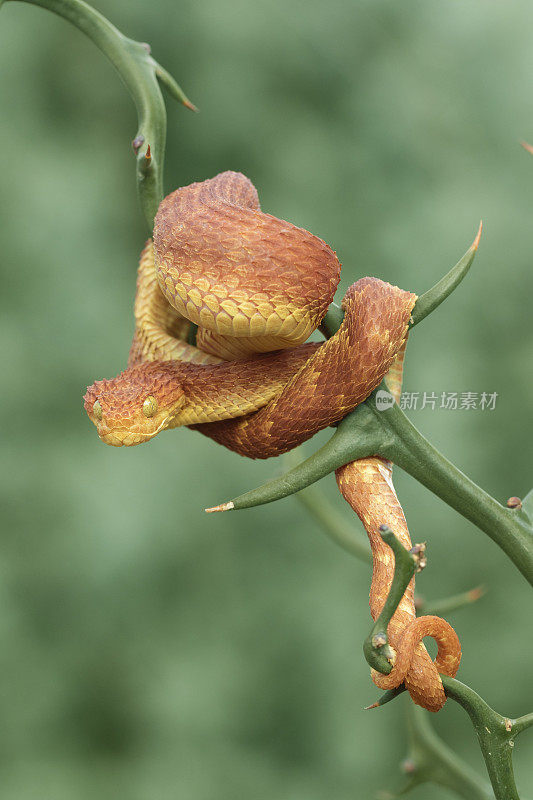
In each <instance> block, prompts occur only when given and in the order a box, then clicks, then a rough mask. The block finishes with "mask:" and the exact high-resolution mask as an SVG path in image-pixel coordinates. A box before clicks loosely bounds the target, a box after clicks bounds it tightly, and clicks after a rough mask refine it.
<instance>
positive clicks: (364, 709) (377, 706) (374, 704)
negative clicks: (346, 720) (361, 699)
mask: <svg viewBox="0 0 533 800" xmlns="http://www.w3.org/2000/svg"><path fill="white" fill-rule="evenodd" d="M371 708H379V703H372V705H371V706H365V707H364V708H363V711H370V709H371Z"/></svg>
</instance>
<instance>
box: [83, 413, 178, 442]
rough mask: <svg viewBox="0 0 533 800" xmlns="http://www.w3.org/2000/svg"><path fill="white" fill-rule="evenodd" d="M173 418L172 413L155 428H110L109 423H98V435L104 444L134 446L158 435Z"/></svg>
mask: <svg viewBox="0 0 533 800" xmlns="http://www.w3.org/2000/svg"><path fill="white" fill-rule="evenodd" d="M171 419H172V415H170V414H169V415H168V416H166V417H165V418H164V419H163V420H162V421H161V422H160V423H159V425H157V427H155V426H154V429H153V430H148V431H147V430H133V429H132V428H110V427H109V426H108V425H105V424H102V423H99V424H97V425H96V428H97V431H98V436H99V437H100V439H101V441H102V442H104V444H109V445H111V447H134V446H135V445H137V444H144V443H145V442H149V441H150V439H153V438H154V436H157V434H158V433H160V432H161V431H162V430H164V429H165V428H166V427H167V425H168V424H169V422H170V421H171Z"/></svg>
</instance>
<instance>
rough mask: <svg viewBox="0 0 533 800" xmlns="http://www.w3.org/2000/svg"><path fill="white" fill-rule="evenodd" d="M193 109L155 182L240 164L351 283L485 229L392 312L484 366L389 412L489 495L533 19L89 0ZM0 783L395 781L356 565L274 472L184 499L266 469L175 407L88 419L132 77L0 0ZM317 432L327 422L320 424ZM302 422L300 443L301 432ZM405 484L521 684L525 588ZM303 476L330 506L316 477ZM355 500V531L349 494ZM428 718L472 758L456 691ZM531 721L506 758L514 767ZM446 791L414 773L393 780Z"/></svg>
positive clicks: (449, 375)
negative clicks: (132, 425)
mask: <svg viewBox="0 0 533 800" xmlns="http://www.w3.org/2000/svg"><path fill="white" fill-rule="evenodd" d="M98 8H99V10H101V11H102V12H103V13H104V14H106V15H107V16H109V17H110V19H111V20H112V21H113V22H114V23H115V24H116V25H117V26H119V27H120V28H121V29H122V30H123V31H124V32H125V33H126V34H127V35H129V36H131V37H133V38H135V39H138V40H141V41H148V42H150V43H151V45H152V49H153V52H154V55H155V57H156V58H157V59H158V60H159V61H160V62H161V63H162V64H163V65H165V66H166V67H167V68H168V69H169V70H170V71H171V72H172V73H173V74H174V75H175V76H176V77H177V79H178V80H179V81H180V83H181V84H182V86H183V88H184V89H185V91H186V92H187V93H188V94H189V96H190V97H191V99H192V100H193V101H194V102H195V103H196V104H197V105H198V106H199V107H200V109H201V113H200V114H198V115H194V114H191V113H189V112H187V111H186V110H185V109H183V108H181V107H178V106H176V105H175V104H173V103H171V104H170V106H169V131H168V147H167V162H166V187H167V190H169V191H170V190H171V189H173V188H176V187H177V186H179V185H183V184H187V183H190V182H191V181H194V180H202V179H204V178H207V177H210V176H212V175H214V174H215V173H217V172H219V171H222V170H225V169H235V170H241V171H243V172H244V173H246V174H247V175H248V176H249V177H250V178H251V179H252V180H253V181H254V183H255V184H256V186H257V187H258V189H259V194H260V198H261V201H262V205H263V208H264V209H265V210H266V211H269V212H271V213H273V214H275V215H277V216H279V217H283V218H286V219H288V220H291V221H292V222H295V223H297V224H299V225H302V226H304V227H306V228H308V229H309V230H311V231H313V232H314V233H316V234H318V235H320V236H321V237H323V238H324V239H325V240H326V241H327V242H328V243H330V244H331V245H332V246H333V247H334V248H335V249H336V251H337V253H338V255H339V258H340V260H341V261H342V263H343V279H342V286H341V287H340V290H339V297H341V296H342V292H343V290H344V289H345V288H346V287H347V286H348V285H349V284H350V283H351V282H352V281H354V280H355V279H357V278H358V277H360V276H362V275H367V274H369V275H377V276H379V277H382V278H384V279H386V280H388V281H391V282H393V283H397V284H399V285H400V286H402V287H404V288H406V289H412V290H414V291H417V292H421V291H424V290H425V289H426V288H428V287H429V286H430V285H431V284H433V283H434V282H435V280H436V279H437V278H438V277H439V276H440V275H442V274H443V273H444V272H445V271H446V270H447V269H449V268H450V267H451V266H452V264H454V263H455V261H456V260H457V259H458V257H459V256H460V255H461V254H462V253H463V252H464V250H466V248H467V247H468V246H469V244H470V242H471V241H472V239H473V237H474V234H475V232H476V229H477V225H478V221H479V219H480V217H482V218H483V220H484V223H485V232H484V235H483V239H482V244H481V247H480V251H479V254H478V257H477V259H476V262H475V265H474V268H473V270H472V273H471V274H470V275H469V277H468V278H467V280H466V281H465V283H464V284H463V286H462V287H461V289H460V290H459V291H458V292H457V293H456V294H455V295H454V296H453V298H451V299H450V300H449V301H448V302H447V303H446V304H445V306H443V307H442V308H441V309H440V310H439V311H438V312H436V313H435V314H434V315H433V316H432V317H431V319H429V320H427V321H426V322H424V323H423V326H420V328H417V329H416V332H414V333H413V335H412V337H411V342H410V346H409V352H408V358H407V369H406V377H405V385H404V388H405V390H406V391H419V392H424V391H427V392H432V391H434V392H436V393H440V392H441V391H458V392H465V391H473V392H482V391H487V392H498V394H499V397H498V400H497V405H496V409H495V410H494V411H490V412H489V411H480V410H477V411H464V410H463V411H459V410H458V411H441V410H435V411H432V410H430V409H425V410H417V411H413V412H410V415H411V418H412V419H413V421H414V422H415V423H416V424H417V425H418V426H419V427H420V428H421V429H422V430H423V431H424V432H425V433H426V434H427V435H428V436H430V438H431V439H432V440H433V441H434V443H435V444H436V445H437V446H438V447H440V448H441V449H442V450H443V451H444V452H445V454H447V455H448V456H449V457H451V458H452V459H453V460H454V461H455V462H456V463H457V464H458V465H459V466H461V467H462V468H463V469H464V470H465V471H466V472H467V473H468V474H470V475H471V476H472V477H473V478H474V479H475V480H477V481H478V482H479V483H480V484H481V485H482V486H483V487H485V488H486V489H487V490H489V491H490V492H491V493H493V494H494V495H495V496H496V497H497V498H498V499H500V500H501V501H505V500H506V498H507V497H508V496H509V495H512V494H518V495H524V494H525V493H526V492H527V490H529V489H530V488H531V485H532V484H533V476H532V472H531V459H530V456H531V405H532V374H531V348H532V344H533V336H532V325H531V316H530V315H531V292H532V290H533V277H532V274H533V273H532V258H531V251H532V245H533V230H532V226H531V214H532V210H533V158H532V157H530V156H529V157H528V155H527V154H526V153H525V152H524V151H523V150H522V149H521V148H520V147H519V144H518V141H519V140H520V139H521V138H524V139H527V138H528V137H529V138H530V139H533V108H532V105H531V91H532V87H531V75H532V74H533V47H532V27H531V3H530V2H528V0H521V1H520V2H518V1H517V2H511V1H509V2H506V3H499V4H497V3H492V4H490V3H486V2H484V0H464V2H461V3H455V2H447V1H446V0H413V2H410V3H401V4H400V3H398V2H393V1H392V0H391V1H390V2H382V1H381V0H333V2H330V3H323V2H318V0H307V2H301V1H296V0H293V2H291V3H287V2H286V0H269V1H268V2H266V3H261V4H259V3H250V2H245V0H227V1H226V0H201V2H198V0H196V2H194V1H193V0H180V2H175V1H174V0H153V2H151V3H150V4H147V3H145V2H141V0H100V2H99V3H98ZM0 108H1V112H0V146H1V152H2V169H1V178H0V184H1V198H2V199H1V202H2V206H1V231H0V236H1V252H2V291H1V293H0V303H1V311H2V313H1V317H0V331H1V334H0V350H1V352H2V362H1V363H2V381H1V385H2V407H3V414H2V419H3V424H2V450H1V452H2V462H1V466H2V480H1V489H0V491H1V495H2V497H1V502H2V537H1V540H0V686H1V689H0V719H1V721H2V722H1V726H0V775H1V778H0V797H1V798H10V799H11V798H16V800H26V798H28V799H29V798H39V799H40V800H41V799H42V798H54V800H62V799H63V798H65V799H66V798H68V799H69V800H70V799H71V798H72V797H76V798H80V800H85V798H87V799H89V798H90V799H91V800H92V799H93V798H108V797H109V798H117V797H125V798H133V799H134V800H137V798H138V799H139V800H141V799H142V800H145V799H146V798H150V800H152V798H157V800H166V798H187V800H204V798H205V800H208V799H210V798H216V800H234V798H241V797H242V798H280V799H281V798H283V800H289V799H290V800H324V798H328V800H329V798H334V800H348V798H350V800H353V799H354V798H372V797H375V796H376V793H377V792H378V790H384V789H394V788H395V787H396V788H397V787H399V786H400V785H401V781H402V778H401V775H400V773H399V763H400V761H401V759H402V758H403V757H404V755H405V726H404V710H405V709H404V705H405V704H404V700H405V698H401V700H399V701H398V702H397V703H395V704H392V705H390V706H387V707H386V708H385V709H382V710H380V711H378V712H372V713H368V714H367V713H363V711H362V707H363V706H365V705H367V704H368V703H370V702H373V700H374V699H375V698H376V696H377V691H376V689H375V687H373V684H372V683H371V681H370V678H369V674H368V668H367V666H366V664H365V662H364V660H363V657H362V653H361V643H362V640H363V638H364V636H365V635H366V633H367V632H368V629H369V612H368V606H367V602H368V589H369V584H370V574H369V569H368V567H367V566H366V565H364V564H361V563H358V562H357V561H355V560H354V559H352V558H350V556H348V555H347V554H346V553H344V552H343V551H341V550H340V549H336V547H335V546H334V545H333V544H332V543H331V542H330V541H329V540H327V539H326V538H325V537H324V536H323V535H322V533H321V532H320V529H319V527H318V526H317V524H316V523H315V522H314V521H313V519H312V518H310V517H309V516H307V512H306V511H305V509H304V508H303V507H301V505H300V504H299V503H298V502H297V501H296V500H295V499H294V498H290V499H287V500H284V501H282V502H279V503H277V504H275V505H271V506H267V507H265V508H258V509H253V510H250V511H243V512H239V513H238V514H237V513H235V514H226V515H219V516H215V517H206V516H205V515H204V513H203V508H204V507H205V506H207V505H212V504H214V503H217V502H220V501H223V500H225V499H227V498H229V497H232V496H234V495H236V494H239V493H241V492H242V491H244V490H246V489H248V488H252V487H253V486H256V485H258V484H259V483H261V482H262V481H263V480H264V479H266V478H268V477H270V476H272V475H273V474H275V473H276V472H277V471H279V470H281V469H282V468H283V464H282V463H281V462H280V463H278V462H275V461H270V462H266V463H253V462H247V461H245V460H244V459H241V458H239V457H238V456H236V455H234V454H231V453H229V452H227V451H225V450H224V449H222V448H219V447H217V446H216V445H215V444H213V443H212V442H210V441H209V440H207V439H205V438H204V437H202V436H199V435H198V434H196V433H193V432H191V431H188V430H177V431H172V432H170V433H167V434H165V435H162V436H160V437H158V438H157V439H156V440H154V441H153V442H151V443H150V445H149V446H147V447H138V448H132V449H126V448H124V449H118V450H117V449H114V448H110V447H105V446H104V445H103V444H101V443H100V441H99V440H98V438H97V436H96V433H95V430H94V428H93V426H92V425H91V423H90V422H89V421H88V419H87V417H86V415H85V412H84V410H83V407H82V400H81V398H82V395H83V393H84V389H85V386H86V385H87V384H88V383H92V382H93V380H95V379H96V378H101V377H111V376H113V375H115V374H116V373H117V372H118V371H119V370H120V369H121V368H122V367H123V366H124V364H125V359H126V356H127V352H128V348H129V343H130V337H131V333H132V302H133V297H134V288H135V270H136V263H137V257H138V254H139V251H140V249H141V247H142V244H143V241H144V239H145V236H146V231H145V229H144V223H143V219H142V216H141V214H140V212H139V209H138V204H137V198H136V190H135V183H134V168H133V156H132V153H131V148H130V140H131V139H132V138H133V136H134V134H135V131H136V118H135V111H134V108H133V104H132V102H131V100H130V98H129V97H128V95H127V93H126V91H125V90H124V88H123V86H122V85H121V83H120V80H119V78H118V77H117V76H116V74H115V73H114V71H113V69H112V67H111V66H110V64H109V63H108V62H107V61H106V60H105V58H104V57H103V56H102V55H101V54H100V53H99V52H98V51H97V49H96V48H95V47H94V45H93V44H92V43H91V42H90V41H88V40H86V39H85V38H84V37H83V36H82V35H81V34H80V33H79V32H77V31H76V30H74V29H73V28H71V27H69V26H68V25H67V24H66V23H65V22H64V21H62V20H60V19H58V18H56V17H54V16H53V15H51V14H49V13H47V12H44V11H42V10H40V9H37V8H34V7H31V6H29V5H24V4H19V3H7V4H6V5H5V6H4V7H3V8H2V10H1V14H0ZM323 438H324V435H321V437H317V441H321V440H322V439H323ZM315 444H316V443H313V444H311V445H307V447H306V448H305V450H306V452H310V449H311V448H312V447H314V446H315ZM396 482H397V487H398V490H399V493H400V496H401V499H402V501H403V503H404V507H405V510H406V514H407V517H408V521H409V522H410V526H411V529H412V536H413V539H414V540H416V541H420V540H425V539H427V540H428V548H429V567H428V569H427V570H426V571H425V572H424V573H423V574H422V575H421V576H420V578H419V581H418V587H419V592H420V593H421V594H422V595H424V596H425V597H427V598H429V599H437V598H440V597H442V596H445V595H448V594H452V593H455V592H458V591H462V590H465V589H468V588H470V587H472V586H474V585H477V584H480V583H483V584H485V585H486V586H487V587H488V589H489V593H488V595H487V596H486V597H485V598H484V599H483V600H482V601H481V602H480V603H479V604H477V605H475V606H472V607H470V608H468V609H466V610H463V611H461V612H457V613H456V614H454V615H453V616H452V617H451V621H452V622H453V623H454V624H455V626H456V629H457V631H458V633H459V634H460V637H461V640H462V644H463V653H464V656H463V664H462V666H461V672H460V677H462V679H463V680H464V681H465V682H467V683H469V684H471V685H473V686H474V687H475V688H476V689H477V690H478V691H479V692H480V693H481V694H482V695H483V696H484V697H485V698H486V699H487V700H488V701H489V702H490V703H491V704H492V705H494V706H495V707H496V708H497V709H499V710H500V711H501V712H502V713H505V714H507V715H509V716H518V715H519V714H522V713H525V712H527V711H529V710H530V706H531V700H532V696H531V694H532V693H531V668H530V664H531V656H532V651H531V644H530V642H529V640H528V644H527V646H520V647H517V646H516V642H517V636H518V635H519V634H520V632H522V633H523V632H524V631H526V630H529V629H530V620H531V616H530V612H529V611H528V610H527V600H528V597H529V595H528V594H527V591H528V589H527V585H526V582H525V580H524V579H523V578H522V577H521V576H520V574H519V573H518V571H517V570H516V569H515V568H514V567H513V566H512V565H511V564H510V563H507V562H506V560H505V557H504V556H503V555H502V553H501V552H500V551H499V550H498V549H497V548H496V546H495V545H493V544H492V542H490V540H488V539H487V538H486V537H485V536H484V535H483V534H482V533H480V532H479V531H478V530H477V529H476V528H474V527H473V526H472V525H470V524H468V523H467V522H466V521H464V520H463V519H462V518H460V517H459V516H457V515H456V514H455V513H454V512H453V511H451V510H450V509H448V508H447V507H445V506H444V504H443V503H442V502H441V501H439V500H437V499H436V498H434V497H433V496H431V495H430V494H429V493H427V492H426V491H425V490H424V489H422V487H420V486H419V485H417V484H416V483H415V482H414V481H413V480H412V479H410V478H408V477H407V476H405V475H403V474H400V473H399V471H398V473H397V477H396ZM322 487H323V489H324V491H326V492H327V493H328V495H329V496H330V497H331V499H332V500H333V501H334V502H336V503H337V504H338V507H339V509H341V510H342V513H343V514H345V515H346V519H347V520H350V519H351V518H350V515H349V512H348V508H347V507H346V509H345V508H343V507H342V505H341V500H340V498H338V497H337V496H336V488H335V486H334V481H333V480H332V479H325V480H324V481H323V482H322ZM353 525H354V526H355V527H356V528H357V529H358V530H361V531H362V528H361V526H360V525H359V522H358V521H357V520H354V521H353ZM432 721H433V722H434V724H435V726H436V728H437V730H438V731H439V733H440V734H441V735H442V736H443V737H444V738H445V739H446V740H447V741H448V742H449V743H452V744H453V746H454V747H455V748H456V749H457V750H458V751H460V752H462V753H463V755H464V757H465V758H466V759H467V760H468V761H469V763H471V764H472V765H474V766H476V767H477V768H479V769H480V770H481V771H482V770H483V764H482V761H481V757H480V755H479V752H478V748H477V744H476V741H475V736H474V733H473V729H472V728H471V726H470V723H469V720H468V719H467V717H466V715H465V714H464V712H463V711H462V710H461V709H459V708H458V707H457V706H454V705H453V704H452V703H451V702H450V703H448V704H447V706H446V708H445V709H444V710H443V711H442V712H441V713H440V714H439V715H438V717H433V718H432ZM531 747H532V742H531V741H530V740H529V741H528V740H527V737H524V740H523V741H520V742H519V745H518V746H517V748H516V754H515V765H516V772H517V775H518V782H519V785H520V786H521V787H522V789H526V787H528V785H529V786H531V783H532V778H533V759H531V752H532V751H531ZM428 796H431V797H432V798H435V800H440V798H446V797H450V796H451V795H449V794H448V793H447V792H446V791H444V790H440V789H437V788H429V787H427V786H426V787H422V788H420V789H418V790H417V791H416V792H415V793H414V794H413V797H415V798H427V797H428Z"/></svg>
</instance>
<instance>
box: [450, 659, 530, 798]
mask: <svg viewBox="0 0 533 800" xmlns="http://www.w3.org/2000/svg"><path fill="white" fill-rule="evenodd" d="M441 678H442V683H443V686H444V690H445V692H446V694H447V695H448V697H451V698H452V699H453V700H455V701H456V702H457V703H459V705H461V706H462V707H463V708H464V709H465V711H466V712H467V714H468V715H469V717H470V719H471V720H472V724H473V726H474V728H475V729H476V733H477V737H478V740H479V746H480V747H481V752H482V753H483V758H484V759H485V764H486V766H487V772H488V773H489V778H490V782H491V784H492V788H493V791H494V795H495V797H496V800H520V798H519V796H518V790H517V788H516V783H515V779H514V771H513V760H512V755H513V747H514V740H515V737H516V736H517V735H518V733H520V732H521V731H520V730H516V728H515V720H512V719H508V718H506V717H502V715H501V714H498V712H497V711H494V710H493V709H492V708H491V707H490V706H489V705H488V704H487V703H486V702H485V701H484V700H483V698H482V697H480V696H479V695H478V694H477V693H476V692H474V690H473V689H471V688H470V687H469V686H466V685H465V684H464V683H461V682H460V681H458V680H456V679H455V678H448V677H447V676H446V675H442V676H441ZM522 730H523V728H522Z"/></svg>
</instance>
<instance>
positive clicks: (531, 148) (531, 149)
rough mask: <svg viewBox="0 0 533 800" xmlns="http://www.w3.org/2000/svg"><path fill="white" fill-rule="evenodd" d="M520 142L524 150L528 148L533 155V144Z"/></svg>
mask: <svg viewBox="0 0 533 800" xmlns="http://www.w3.org/2000/svg"><path fill="white" fill-rule="evenodd" d="M520 144H521V145H522V147H523V148H524V150H526V151H527V152H528V153H531V155H533V145H530V144H528V143H527V142H520Z"/></svg>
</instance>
